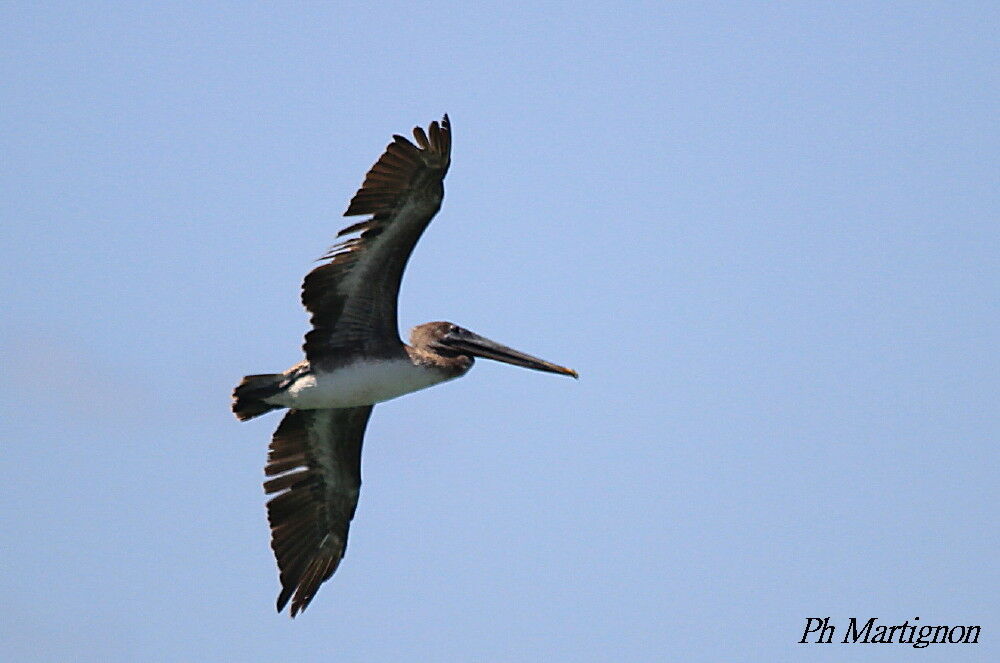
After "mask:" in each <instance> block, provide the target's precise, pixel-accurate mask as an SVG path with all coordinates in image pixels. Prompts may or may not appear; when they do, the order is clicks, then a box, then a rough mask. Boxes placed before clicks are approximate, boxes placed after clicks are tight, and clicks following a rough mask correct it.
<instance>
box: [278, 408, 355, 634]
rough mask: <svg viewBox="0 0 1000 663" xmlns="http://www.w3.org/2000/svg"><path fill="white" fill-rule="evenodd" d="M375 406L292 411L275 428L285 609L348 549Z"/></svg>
mask: <svg viewBox="0 0 1000 663" xmlns="http://www.w3.org/2000/svg"><path fill="white" fill-rule="evenodd" d="M371 410H372V406H371V405H365V406H363V407H354V408H343V409H329V410H289V411H288V413H287V414H286V415H285V418H284V419H282V421H281V424H280V425H279V426H278V430H276V431H275V432H274V437H273V438H272V440H271V447H270V451H269V453H268V462H267V466H266V467H265V468H264V473H265V474H266V475H267V476H268V477H273V478H271V479H268V480H267V481H265V482H264V491H265V492H266V493H267V494H268V495H274V497H272V498H271V500H270V501H269V502H268V503H267V518H268V521H269V522H270V524H271V549H272V550H273V551H274V556H275V559H276V560H277V562H278V571H279V576H280V579H281V593H280V594H279V595H278V603H277V605H278V611H279V612H280V611H281V610H283V609H284V608H285V605H286V604H287V603H288V601H289V600H291V602H292V607H291V615H292V617H294V616H295V615H297V614H298V613H299V612H302V611H303V610H305V609H306V607H307V606H308V605H309V602H310V601H311V600H312V598H313V597H314V596H315V595H316V591H317V590H318V589H319V586H320V585H321V584H323V582H324V581H326V580H327V579H328V578H329V577H330V576H332V575H333V572H334V571H336V570H337V565H338V564H339V563H340V560H341V558H343V556H344V551H345V549H346V547H347V533H348V530H349V528H350V523H351V519H352V518H353V517H354V511H355V509H356V508H357V504H358V491H359V490H360V488H361V443H362V440H363V439H364V434H365V426H366V425H367V424H368V417H369V416H370V415H371Z"/></svg>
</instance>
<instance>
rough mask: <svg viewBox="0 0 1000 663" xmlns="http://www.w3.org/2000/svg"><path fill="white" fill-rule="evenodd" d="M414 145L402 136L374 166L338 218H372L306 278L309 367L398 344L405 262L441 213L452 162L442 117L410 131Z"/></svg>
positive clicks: (348, 231)
mask: <svg viewBox="0 0 1000 663" xmlns="http://www.w3.org/2000/svg"><path fill="white" fill-rule="evenodd" d="M413 137H414V139H415V140H416V141H417V144H416V145H414V144H413V143H411V142H410V141H409V140H407V139H406V138H403V137H402V136H393V142H391V143H389V145H388V146H387V147H386V148H385V152H384V153H383V154H382V156H381V157H380V158H379V160H378V161H377V162H376V163H375V165H374V166H372V169H371V170H369V171H368V174H367V175H366V176H365V180H364V183H363V184H362V185H361V188H360V189H358V192H357V193H356V194H354V198H353V199H351V204H350V206H349V207H348V208H347V211H346V212H345V213H344V216H356V215H368V214H370V215H371V217H370V218H368V219H365V220H364V221H361V222H360V223H356V224H354V225H351V226H348V227H347V228H344V229H343V230H341V231H340V232H339V233H338V234H337V236H338V237H342V236H344V235H350V234H353V233H360V235H358V236H356V237H352V238H349V239H346V240H344V241H342V242H341V243H339V244H336V245H334V246H333V248H331V249H330V251H329V252H328V253H327V254H326V255H325V256H323V259H329V262H327V263H325V264H323V265H320V266H319V267H317V268H316V269H314V270H312V271H311V272H309V274H308V275H307V276H306V278H305V281H304V282H303V284H302V303H303V304H304V305H305V307H306V309H308V311H309V312H310V313H311V314H312V319H311V321H312V326H313V328H312V330H311V331H310V332H309V333H308V334H306V342H305V344H304V345H303V346H302V349H303V350H305V353H306V357H307V358H308V359H309V361H310V362H313V361H315V360H317V359H321V358H322V357H323V356H328V355H330V354H335V353H337V352H338V351H343V350H344V349H345V348H357V347H359V346H363V347H365V348H366V350H367V351H368V352H369V353H374V352H378V351H380V350H388V349H390V348H382V347H378V346H379V344H383V345H385V344H391V345H392V346H398V344H399V330H398V326H397V322H396V300H397V298H398V296H399V284H400V281H401V279H402V277H403V269H404V268H405V267H406V261H407V260H408V259H409V257H410V253H412V252H413V247H414V245H416V243H417V240H418V239H420V235H421V234H422V233H423V232H424V229H425V228H426V227H427V224H429V223H430V221H431V219H432V218H434V215H435V214H436V213H437V211H438V209H440V208H441V200H442V199H443V198H444V176H445V174H446V173H447V172H448V166H449V165H450V164H451V124H450V122H449V121H448V116H447V115H445V116H444V119H443V120H442V121H441V123H440V124H438V123H437V122H436V121H435V122H431V124H430V127H428V129H427V131H426V132H425V131H424V130H423V129H422V128H420V127H416V128H415V129H414V130H413Z"/></svg>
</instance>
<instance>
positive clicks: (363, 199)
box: [233, 115, 577, 617]
mask: <svg viewBox="0 0 1000 663" xmlns="http://www.w3.org/2000/svg"><path fill="white" fill-rule="evenodd" d="M413 137H414V139H415V140H416V143H417V144H416V145H414V144H413V143H411V142H410V141H409V140H407V139H406V138H403V137H402V136H393V142H391V143H389V145H388V146H387V147H386V149H385V152H384V153H383V154H382V156H381V157H380V158H379V160H378V161H377V162H376V163H375V165H374V166H372V169H371V170H369V171H368V174H367V175H366V176H365V179H364V182H363V183H362V185H361V188H360V189H359V190H358V192H357V193H356V194H354V198H353V199H351V203H350V205H349V206H348V208H347V211H346V212H345V213H344V216H355V215H363V216H369V218H367V219H365V220H363V221H361V222H360V223H355V224H353V225H351V226H348V227H347V228H344V229H343V230H341V231H340V232H339V233H338V234H337V236H338V237H342V236H344V235H352V234H355V233H358V234H357V235H356V236H353V237H350V238H348V239H345V240H343V241H341V242H340V243H339V244H336V245H334V246H333V247H332V248H331V249H330V250H329V252H327V254H326V255H324V256H323V257H322V258H321V260H326V261H327V262H325V263H324V264H322V265H320V266H319V267H317V268H315V269H314V270H312V271H311V272H309V274H308V275H307V276H306V278H305V281H304V282H303V284H302V303H303V305H305V307H306V309H307V310H308V311H309V313H310V314H311V315H312V318H311V322H312V330H310V331H309V333H307V334H306V337H305V344H304V345H303V346H302V349H303V350H304V351H305V355H306V358H305V360H304V361H302V362H301V363H299V364H296V365H295V366H293V367H291V368H290V369H288V370H287V371H285V372H284V373H269V374H263V375H248V376H246V377H244V378H243V381H242V382H240V384H239V385H238V386H237V387H236V389H235V391H234V392H233V412H234V413H235V414H236V417H237V418H238V419H239V420H240V421H246V420H247V419H252V418H253V417H256V416H258V415H261V414H264V413H265V412H269V411H270V410H276V409H279V408H288V412H287V413H286V414H285V417H284V419H282V420H281V424H280V425H279V426H278V429H277V430H276V431H275V432H274V436H273V437H272V440H271V446H270V450H269V453H268V458H267V465H266V466H265V468H264V473H265V474H266V475H267V476H268V477H270V478H269V479H268V480H267V481H265V482H264V490H265V492H266V493H267V494H274V493H276V495H275V497H273V498H272V499H271V500H270V501H269V502H268V503H267V517H268V520H269V521H270V524H271V548H272V549H273V550H274V556H275V558H276V559H277V562H278V570H279V576H280V579H281V593H280V594H279V595H278V602H277V603H278V611H279V612H280V611H281V610H282V609H284V607H285V605H286V604H287V603H288V601H289V599H291V601H292V607H291V616H292V617H294V616H295V615H296V614H297V613H299V612H301V611H303V610H305V609H306V607H307V606H308V605H309V602H310V601H311V600H312V598H313V596H315V595H316V591H317V590H318V589H319V586H320V585H321V584H322V583H323V582H324V581H325V580H327V579H328V578H329V577H330V576H332V575H333V572H334V571H336V569H337V565H338V564H339V563H340V560H341V558H342V557H343V556H344V550H345V548H346V546H347V531H348V527H349V525H350V522H351V519H352V518H353V517H354V510H355V508H356V507H357V504H358V490H359V488H360V487H361V443H362V438H363V437H364V434H365V426H366V424H367V423H368V417H369V416H370V415H371V411H372V406H373V405H374V404H375V403H380V402H382V401H386V400H389V399H391V398H396V397H397V396H402V395H403V394H408V393H410V392H412V391H417V390H418V389H423V388H425V387H430V386H431V385H434V384H438V383H440V382H444V381H446V380H451V379H454V378H457V377H460V376H462V375H464V374H465V373H466V372H467V371H468V370H469V369H470V368H471V367H472V362H473V361H474V357H483V358H486V359H495V360H497V361H502V362H506V363H508V364H514V365H515V366H523V367H525V368H531V369H535V370H538V371H548V372H550V373H561V374H563V375H571V376H573V377H574V378H575V377H577V374H576V371H574V370H572V369H569V368H565V367H563V366H558V365H556V364H552V363H550V362H547V361H544V360H542V359H538V358H537V357H532V356H531V355H527V354H524V353H523V352H518V351H517V350H514V349H512V348H509V347H507V346H505V345H501V344H500V343H496V342H494V341H491V340H489V339H487V338H483V337H482V336H479V335H478V334H474V333H472V332H470V331H469V330H467V329H463V328H461V327H459V326H458V325H455V324H452V323H450V322H428V323H426V324H423V325H420V326H418V327H415V328H414V329H413V330H412V331H411V333H410V343H409V345H407V344H404V343H403V342H402V341H401V340H400V338H399V331H398V327H397V322H396V300H397V298H398V295H399V284H400V280H401V279H402V276H403V269H404V268H405V267H406V261H407V260H408V259H409V257H410V253H412V251H413V247H414V245H415V244H416V243H417V240H418V239H420V235H421V234H422V233H423V232H424V229H425V228H426V227H427V224H429V223H430V221H431V219H432V218H434V215H435V214H436V213H437V211H438V209H440V207H441V200H442V199H443V198H444V176H445V174H446V173H447V172H448V166H449V165H450V164H451V125H450V123H449V121H448V116H447V115H445V116H444V119H443V120H442V121H441V123H440V124H438V123H437V122H431V124H430V127H429V128H428V130H427V131H426V132H425V131H424V130H423V129H422V128H421V127H416V128H415V129H414V130H413Z"/></svg>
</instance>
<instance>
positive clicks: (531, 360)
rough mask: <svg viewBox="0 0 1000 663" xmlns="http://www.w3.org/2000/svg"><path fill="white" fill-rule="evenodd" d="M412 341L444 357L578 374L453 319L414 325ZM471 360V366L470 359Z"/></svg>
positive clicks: (414, 344)
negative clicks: (479, 359) (484, 360)
mask: <svg viewBox="0 0 1000 663" xmlns="http://www.w3.org/2000/svg"><path fill="white" fill-rule="evenodd" d="M410 344H411V345H412V346H413V347H415V348H420V349H423V350H427V351H430V352H433V353H434V354H436V355H439V356H442V357H449V358H452V357H459V356H465V357H468V358H469V359H470V360H471V359H472V358H474V357H482V358H483V359H493V360H494V361H502V362H504V363H505V364H513V365H514V366H522V367H524V368H530V369H532V370H535V371H545V372H547V373H559V374H561V375H570V376H572V377H574V378H576V377H579V376H578V375H577V373H576V371H574V370H573V369H572V368H566V367H565V366H559V365H557V364H553V363H551V362H548V361H545V360H544V359H539V358H538V357H532V356H531V355H529V354H525V353H523V352H520V351H518V350H515V349H513V348H509V347H507V346H506V345H502V344H500V343H497V342H496V341H491V340H490V339H488V338H485V337H483V336H480V335H479V334H476V333H474V332H471V331H469V330H468V329H464V328H462V327H459V326H458V325H456V324H455V323H453V322H427V323H424V324H422V325H419V326H417V327H414V328H413V331H411V332H410ZM469 363H470V365H471V361H470V362H469Z"/></svg>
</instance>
